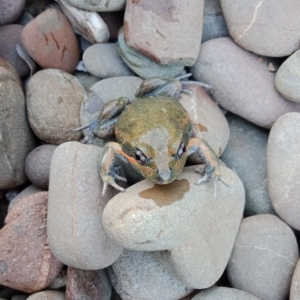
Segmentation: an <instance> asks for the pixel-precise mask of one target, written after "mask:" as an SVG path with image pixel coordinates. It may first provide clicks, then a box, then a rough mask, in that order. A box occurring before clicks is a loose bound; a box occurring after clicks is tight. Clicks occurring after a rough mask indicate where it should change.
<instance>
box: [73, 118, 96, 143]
mask: <svg viewBox="0 0 300 300" xmlns="http://www.w3.org/2000/svg"><path fill="white" fill-rule="evenodd" d="M96 123H97V119H96V118H95V119H93V120H92V121H91V122H90V123H89V124H87V125H84V126H81V127H77V128H75V129H73V131H74V132H76V131H81V130H84V129H87V128H89V129H90V132H91V134H90V135H88V136H85V137H84V138H83V139H82V140H81V143H83V144H91V143H92V142H93V141H94V139H95V138H96V136H95V134H94V128H95V126H96Z"/></svg>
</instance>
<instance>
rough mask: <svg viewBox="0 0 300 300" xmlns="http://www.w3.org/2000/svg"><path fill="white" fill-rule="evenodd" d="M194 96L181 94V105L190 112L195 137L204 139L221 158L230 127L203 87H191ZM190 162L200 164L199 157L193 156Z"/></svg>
mask: <svg viewBox="0 0 300 300" xmlns="http://www.w3.org/2000/svg"><path fill="white" fill-rule="evenodd" d="M187 89H189V90H190V91H191V92H192V95H187V94H181V98H180V100H179V102H180V104H181V105H182V106H183V107H184V108H185V110H186V111H187V112H188V114H189V117H190V120H191V123H192V126H193V129H194V132H193V137H200V138H202V139H204V140H205V141H206V142H207V143H208V144H209V145H210V146H211V147H212V149H213V150H214V151H215V153H216V154H217V156H220V155H221V154H222V153H223V151H224V149H225V148H226V145H227V143H228V140H229V135H230V132H229V126H228V122H227V120H226V118H225V117H224V114H223V112H222V111H221V109H220V108H219V107H218V106H217V105H216V103H215V102H214V101H213V100H212V99H211V98H210V96H209V95H208V94H207V93H206V92H205V90H204V89H203V88H202V87H199V86H196V85H194V86H190V87H188V88H187ZM188 160H189V162H192V163H193V164H199V163H201V162H202V161H201V160H199V158H198V155H191V156H190V157H189V158H188Z"/></svg>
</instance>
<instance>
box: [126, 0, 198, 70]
mask: <svg viewBox="0 0 300 300" xmlns="http://www.w3.org/2000/svg"><path fill="white" fill-rule="evenodd" d="M203 7H204V0H194V1H192V2H189V3H186V2H184V1H181V0H172V1H171V2H164V4H163V5H162V4H161V2H160V1H159V0H158V1H157V0H156V1H127V5H126V10H125V17H124V35H125V41H126V43H127V45H128V46H129V47H131V48H133V49H135V50H136V51H138V52H140V53H142V54H144V55H146V56H147V57H149V58H150V59H152V60H153V61H155V62H157V63H158V64H160V65H165V64H171V63H172V64H174V63H181V64H183V65H185V66H192V65H193V64H194V63H195V61H196V59H197V56H198V53H199V50H200V45H201V33H202V23H203ZM187 20H188V21H187Z"/></svg>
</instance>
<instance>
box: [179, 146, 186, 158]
mask: <svg viewBox="0 0 300 300" xmlns="http://www.w3.org/2000/svg"><path fill="white" fill-rule="evenodd" d="M185 151H186V147H185V145H184V143H181V144H180V146H179V148H178V150H177V156H178V157H179V158H180V157H181V156H182V155H183V153H184V152H185Z"/></svg>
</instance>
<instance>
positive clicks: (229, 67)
mask: <svg viewBox="0 0 300 300" xmlns="http://www.w3.org/2000/svg"><path fill="white" fill-rule="evenodd" d="M191 70H192V73H193V76H194V77H195V79H196V80H198V81H202V82H206V83H208V84H209V85H211V86H212V87H213V89H212V90H211V94H212V97H213V98H214V100H216V101H217V102H218V103H219V104H220V105H221V106H222V107H224V108H226V109H227V110H229V111H231V112H233V113H235V114H237V115H239V116H240V117H243V118H244V119H246V120H248V121H250V122H252V123H254V124H256V125H258V126H261V127H265V128H270V127H271V126H272V125H273V123H274V122H275V121H276V120H277V118H278V117H280V116H281V115H283V114H284V113H287V112H291V111H300V104H297V103H294V102H291V101H288V100H286V99H285V98H283V97H282V96H281V95H280V94H279V93H278V91H277V90H276V88H275V85H274V77H275V75H274V73H271V72H269V71H268V68H267V63H266V60H263V59H258V57H257V56H256V55H255V54H253V53H250V52H247V51H245V50H244V49H242V48H240V47H239V46H237V45H236V44H235V43H234V42H233V41H232V40H231V39H230V38H218V39H214V40H210V41H207V42H205V43H203V44H202V46H201V51H200V53H199V57H198V60H197V62H196V64H195V65H194V66H193V67H192V69H191Z"/></svg>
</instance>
